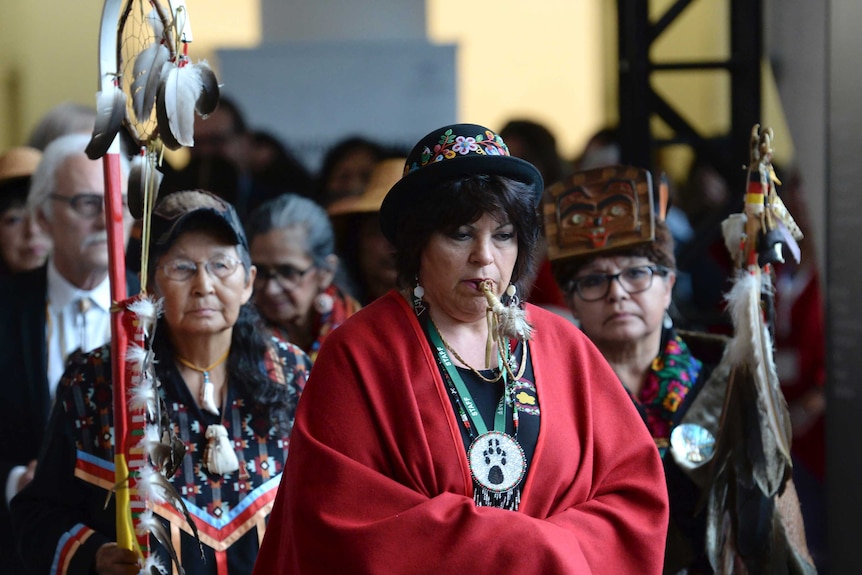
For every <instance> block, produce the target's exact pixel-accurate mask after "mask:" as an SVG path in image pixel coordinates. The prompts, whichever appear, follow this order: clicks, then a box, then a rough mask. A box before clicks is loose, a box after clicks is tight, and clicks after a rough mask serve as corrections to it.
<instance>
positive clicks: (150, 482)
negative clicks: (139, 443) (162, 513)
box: [138, 464, 168, 503]
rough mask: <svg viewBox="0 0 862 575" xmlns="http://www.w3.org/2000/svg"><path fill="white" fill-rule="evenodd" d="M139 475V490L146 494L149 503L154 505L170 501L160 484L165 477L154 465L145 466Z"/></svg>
mask: <svg viewBox="0 0 862 575" xmlns="http://www.w3.org/2000/svg"><path fill="white" fill-rule="evenodd" d="M138 473H139V475H138V490H139V491H140V492H142V493H144V498H145V499H146V500H147V501H152V502H154V503H165V502H167V501H168V497H167V494H166V493H165V490H164V488H163V487H162V486H161V484H160V480H161V479H162V478H163V476H162V475H161V474H160V473H159V472H158V471H156V470H155V469H154V468H153V466H152V465H149V464H147V465H144V466H143V467H141V469H140V471H139V472H138ZM157 475H158V476H159V477H156V476H157Z"/></svg>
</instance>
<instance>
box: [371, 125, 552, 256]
mask: <svg viewBox="0 0 862 575" xmlns="http://www.w3.org/2000/svg"><path fill="white" fill-rule="evenodd" d="M476 174H488V175H494V176H503V177H507V178H511V179H513V180H516V181H519V182H523V183H525V184H527V185H529V186H531V187H532V188H533V193H534V203H535V205H537V206H538V204H539V202H540V201H541V199H542V191H543V188H544V185H543V182H542V175H541V174H540V173H539V170H538V169H537V168H536V167H535V166H534V165H533V164H531V163H529V162H527V161H526V160H522V159H520V158H516V157H514V156H512V155H510V154H509V148H508V146H506V143H505V142H504V141H503V138H501V137H500V136H498V135H497V134H495V133H494V132H493V131H491V130H490V129H488V128H486V127H484V126H479V125H477V124H453V125H449V126H444V127H442V128H438V129H437V130H434V131H433V132H431V133H429V134H428V135H426V136H425V137H424V138H422V139H421V140H419V142H418V143H417V144H416V145H415V146H414V147H413V149H412V150H411V151H410V154H408V156H407V161H406V162H405V164H404V176H403V177H402V178H401V179H400V180H399V181H398V182H397V183H396V184H395V185H394V186H392V189H390V190H389V193H388V194H386V198H384V200H383V204H382V205H381V207H380V227H381V228H382V230H383V234H384V235H385V236H386V237H387V238H388V239H389V240H390V241H392V242H394V241H395V230H396V228H397V225H398V220H399V216H400V214H401V212H402V211H403V209H404V207H405V206H407V205H409V204H410V203H412V202H414V201H415V200H416V199H417V198H419V197H422V196H424V195H426V194H429V193H433V192H434V190H435V189H436V188H437V187H439V186H440V184H443V183H444V182H447V181H450V180H453V179H456V178H459V177H464V176H470V175H476Z"/></svg>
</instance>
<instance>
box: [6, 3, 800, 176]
mask: <svg viewBox="0 0 862 575" xmlns="http://www.w3.org/2000/svg"><path fill="white" fill-rule="evenodd" d="M672 1H673V0H653V2H652V3H651V6H652V8H653V12H654V13H653V17H656V16H657V15H658V14H660V13H661V12H663V11H664V10H665V9H666V8H667V6H668V5H670V3H671V2H672ZM187 5H188V9H189V14H190V16H191V21H192V27H193V31H194V35H195V43H194V44H193V46H192V51H191V55H192V57H193V58H194V59H199V58H208V59H212V54H213V53H214V51H215V49H217V48H221V47H250V46H255V45H257V44H258V43H259V42H260V39H261V22H260V13H261V11H260V2H259V0H243V1H241V2H236V1H234V2H228V1H227V0H187ZM727 5H728V2H727V0H697V1H696V2H693V3H692V4H691V5H690V6H689V7H688V8H687V9H686V11H685V13H684V16H683V17H682V19H681V20H680V21H679V22H678V23H677V24H675V25H674V26H673V27H672V28H671V29H670V30H669V31H668V33H667V34H666V36H665V37H663V38H662V39H661V40H660V41H659V42H658V43H657V44H656V45H655V47H654V53H653V57H654V58H661V59H669V60H670V59H672V60H679V59H684V58H723V57H726V56H727V52H728V38H727V33H728V32H727V11H728V7H727ZM615 7H616V1H615V0H534V1H532V2H524V1H523V0H496V1H491V0H473V1H470V2H465V1H463V0H427V2H426V18H427V23H428V24H427V26H428V37H429V39H430V40H432V41H436V42H457V43H458V45H459V50H458V87H459V102H458V108H459V118H458V119H459V120H460V121H470V122H478V123H482V124H486V125H489V126H492V127H496V128H499V127H502V125H503V123H504V122H505V121H506V120H508V119H510V118H513V117H515V116H522V117H528V118H532V119H535V120H537V121H540V122H543V123H546V124H547V125H548V126H549V127H550V128H551V129H552V131H553V132H554V133H555V134H556V136H557V140H558V142H559V145H560V151H561V152H562V153H563V154H564V155H565V156H566V157H567V158H571V157H574V156H575V155H576V154H578V153H579V152H580V150H581V148H582V147H583V145H584V143H585V141H586V139H587V138H588V137H589V135H590V134H592V133H593V132H594V131H595V130H597V129H598V128H600V127H602V126H604V125H606V124H608V123H612V122H615V121H616V118H617V110H616V106H617V90H616V83H617V68H616V58H617V52H616V50H617V39H616V8H615ZM100 17H101V3H99V2H95V1H93V0H89V1H84V0H29V1H21V0H5V1H3V2H0V150H4V149H6V148H8V147H10V146H13V145H19V144H21V143H23V142H24V140H25V139H26V137H27V134H28V133H29V131H30V129H31V128H32V127H33V125H35V123H36V122H37V121H38V119H39V118H40V117H41V115H42V114H44V113H45V112H46V111H47V110H48V109H50V108H51V107H52V106H54V105H55V104H58V103H60V102H63V101H67V100H71V101H75V102H80V103H83V104H89V105H92V104H93V103H94V102H95V92H96V89H97V45H98V30H99V21H100ZM768 72H769V71H768V70H767V74H766V75H765V79H766V81H765V89H764V99H765V102H766V103H765V114H764V123H766V124H768V125H771V126H773V128H774V129H775V132H776V140H777V146H778V150H777V152H778V154H777V155H778V156H779V159H782V158H787V157H789V156H790V155H792V145H791V144H790V141H789V135H787V134H788V131H787V128H786V123H785V122H784V118H783V115H782V114H781V107H780V104H779V102H778V99H777V95H776V92H775V88H774V82H773V81H772V80H771V74H769V73H768ZM697 76H700V78H699V79H698V78H697ZM654 85H655V87H656V90H658V91H659V92H660V93H661V94H663V95H664V96H666V97H667V99H668V100H670V101H671V102H672V103H673V104H674V105H676V106H678V107H679V109H680V111H681V112H682V113H683V115H684V116H685V117H686V118H688V119H689V120H690V121H691V122H692V124H693V125H695V126H696V127H698V128H699V129H701V130H703V132H704V133H705V134H707V135H714V134H717V133H720V132H722V131H724V130H726V129H727V125H728V122H729V117H728V114H727V110H728V98H729V93H728V89H729V85H728V83H727V80H726V78H723V77H722V74H721V73H718V72H709V73H703V74H697V75H695V74H692V73H686V74H685V75H681V74H674V73H664V74H662V75H660V76H657V77H656V78H655V82H654ZM660 128H661V127H660V126H659V129H660ZM683 158H684V155H682V156H678V155H674V153H671V154H670V155H669V161H670V162H671V164H673V165H676V166H683V165H684V164H685V160H684V159H683Z"/></svg>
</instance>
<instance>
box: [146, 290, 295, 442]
mask: <svg viewBox="0 0 862 575" xmlns="http://www.w3.org/2000/svg"><path fill="white" fill-rule="evenodd" d="M168 332H169V328H168V326H167V325H166V324H165V320H164V318H160V319H159V325H158V327H157V328H156V335H155V339H154V341H153V351H154V352H155V355H156V357H157V358H159V361H158V362H156V375H157V376H158V378H159V379H160V380H162V381H167V377H168V373H169V369H170V368H169V367H168V366H171V365H173V364H174V357H175V354H174V349H173V346H172V345H171V343H170V340H169V338H168V335H167V334H168ZM265 333H267V332H266V330H265V329H264V328H263V320H262V319H261V318H260V315H258V313H257V310H256V309H255V308H254V306H253V305H252V304H251V303H246V304H244V305H243V306H242V307H240V309H239V317H237V320H236V323H235V324H234V326H233V332H232V334H231V342H230V355H229V356H228V358H227V374H228V380H229V381H230V385H232V386H234V388H235V389H236V390H237V392H238V393H239V395H240V396H241V397H242V398H244V399H245V400H246V402H247V404H248V405H250V406H251V407H252V409H253V410H255V411H258V412H259V413H260V415H261V418H262V419H264V420H265V421H268V422H270V423H271V424H272V425H274V426H275V427H276V429H277V430H278V432H280V433H282V434H287V433H288V432H289V431H290V427H289V426H290V413H291V411H292V409H293V408H295V407H296V406H291V405H290V402H291V398H290V394H289V392H288V389H287V386H286V385H282V384H280V383H276V382H274V381H272V380H271V379H270V378H269V377H268V376H267V374H266V371H265V369H264V363H263V361H264V358H265V357H266V354H267V353H269V352H270V347H271V344H270V343H269V342H268V341H267V339H266V337H265V336H264V334H265ZM267 431H268V429H255V432H256V433H258V434H259V435H266V432H267Z"/></svg>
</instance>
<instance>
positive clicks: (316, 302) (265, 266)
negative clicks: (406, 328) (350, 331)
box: [246, 194, 361, 361]
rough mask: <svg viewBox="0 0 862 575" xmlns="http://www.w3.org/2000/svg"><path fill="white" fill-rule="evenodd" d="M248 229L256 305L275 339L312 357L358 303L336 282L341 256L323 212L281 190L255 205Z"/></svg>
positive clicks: (315, 205) (314, 205)
mask: <svg viewBox="0 0 862 575" xmlns="http://www.w3.org/2000/svg"><path fill="white" fill-rule="evenodd" d="M246 228H247V230H248V236H249V245H250V246H251V259H252V261H253V262H254V265H255V267H256V268H257V277H256V278H255V281H254V301H255V304H257V307H258V309H260V312H261V314H262V315H263V317H264V318H265V319H266V320H267V322H269V325H270V327H271V328H272V331H273V333H274V334H275V335H276V337H279V338H281V339H283V340H284V341H289V342H291V343H293V344H296V345H298V346H299V347H300V348H302V349H303V350H304V351H305V352H306V353H307V354H308V355H309V357H310V358H311V360H312V361H314V359H315V358H316V357H317V352H318V350H319V349H320V344H321V343H323V340H324V339H325V338H326V336H327V335H329V333H330V332H331V331H332V330H333V329H334V328H336V327H338V326H339V325H340V324H341V323H342V322H343V321H344V320H345V319H347V318H348V317H349V316H351V315H353V314H354V313H355V312H356V311H357V310H358V309H359V308H360V307H361V306H360V304H359V303H358V302H357V301H356V300H355V299H353V298H352V297H351V296H349V295H348V294H347V293H345V292H344V291H343V290H342V289H341V288H340V287H339V286H338V285H336V283H335V279H336V275H337V271H338V263H339V260H338V256H336V255H335V236H334V234H333V231H332V224H331V223H330V221H329V217H328V216H327V214H326V211H324V210H323V208H321V207H320V206H319V205H317V204H316V203H314V202H313V201H311V200H309V199H307V198H303V197H301V196H297V195H295V194H284V195H282V196H279V197H278V198H276V199H274V200H270V201H269V202H266V203H265V204H263V205H261V206H260V207H259V208H257V209H256V210H255V211H254V212H253V213H252V214H251V216H249V220H248V222H247V224H246Z"/></svg>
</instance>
